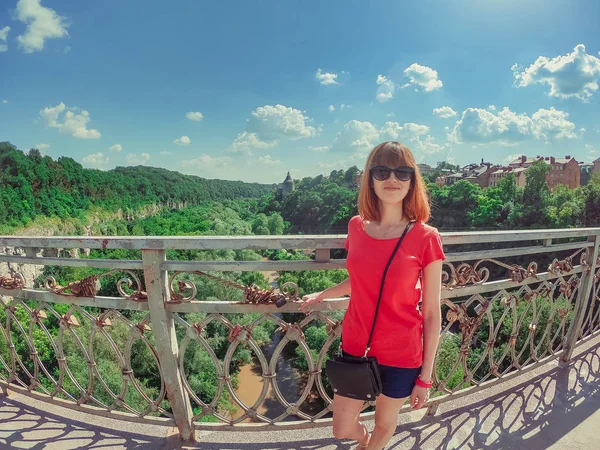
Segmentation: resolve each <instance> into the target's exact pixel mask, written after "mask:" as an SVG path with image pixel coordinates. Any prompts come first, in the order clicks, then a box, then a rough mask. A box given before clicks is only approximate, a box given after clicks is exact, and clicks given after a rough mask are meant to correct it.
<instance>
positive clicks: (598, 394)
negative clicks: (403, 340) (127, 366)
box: [0, 337, 600, 450]
mask: <svg viewBox="0 0 600 450" xmlns="http://www.w3.org/2000/svg"><path fill="white" fill-rule="evenodd" d="M576 355H577V356H576V357H574V359H573V362H572V363H571V364H570V365H569V367H566V368H562V369H561V368H559V367H558V366H557V364H556V363H551V364H548V365H546V366H544V367H541V368H538V369H537V370H535V371H532V372H530V373H528V374H525V375H523V376H520V377H517V378H515V379H513V380H511V381H509V382H507V383H504V384H503V385H500V386H497V387H495V388H491V389H488V390H485V391H484V392H480V393H478V394H474V395H472V396H471V397H469V398H467V399H463V400H462V401H460V400H457V401H455V402H453V403H452V404H447V405H443V407H442V408H443V409H442V408H440V411H439V412H438V415H436V416H435V417H425V416H424V414H423V411H417V412H411V413H408V414H402V415H400V416H399V420H398V424H399V425H398V429H397V432H396V435H395V436H394V437H393V439H392V441H391V443H390V445H389V446H388V447H387V448H388V449H393V450H404V449H443V450H449V449H480V448H486V449H492V450H501V449H502V450H504V449H528V450H536V449H553V450H562V449H565V450H566V449H568V450H578V449H582V450H583V449H585V450H589V449H594V448H599V447H598V440H599V438H598V431H597V430H598V429H599V428H600V337H596V338H595V339H594V340H593V341H590V342H588V343H586V344H584V345H582V346H581V347H579V348H578V349H577V350H576ZM367 425H368V426H369V427H370V428H372V426H373V424H372V423H370V422H367ZM121 430H122V431H121ZM4 448H15V449H25V448H29V449H75V448H90V449H203V450H301V449H302V450H350V449H351V448H353V446H352V443H351V442H339V441H337V440H335V439H333V438H332V436H331V428H330V427H326V428H313V429H304V430H297V431H270V432H199V433H198V443H197V444H193V445H192V444H188V445H182V444H181V443H180V442H179V441H178V438H177V436H176V432H175V430H173V429H169V428H166V427H160V426H155V425H152V426H150V425H144V424H139V425H138V424H132V423H129V422H127V423H124V422H120V421H117V420H112V419H104V418H99V417H95V416H90V415H87V414H83V413H79V412H73V411H71V410H66V409H63V408H59V407H54V406H51V405H48V406H47V405H45V404H43V405H40V403H39V402H37V403H36V402H35V401H32V400H31V399H30V398H28V397H25V396H22V395H18V394H12V393H11V395H10V397H1V396H0V449H4Z"/></svg>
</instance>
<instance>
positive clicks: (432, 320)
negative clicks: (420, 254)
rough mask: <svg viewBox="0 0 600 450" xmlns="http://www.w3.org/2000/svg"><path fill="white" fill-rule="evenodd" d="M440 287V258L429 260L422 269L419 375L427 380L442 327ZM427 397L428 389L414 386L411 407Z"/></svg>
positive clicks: (416, 405) (423, 402) (416, 406)
mask: <svg viewBox="0 0 600 450" xmlns="http://www.w3.org/2000/svg"><path fill="white" fill-rule="evenodd" d="M441 288H442V260H441V259H438V260H436V261H433V262H431V263H430V264H428V265H427V266H426V267H425V268H424V269H423V286H422V289H423V303H422V304H423V366H422V367H421V374H420V375H419V377H420V378H421V380H423V381H424V382H428V381H430V380H431V378H432V374H433V370H434V367H433V362H434V360H435V354H436V352H437V347H438V342H439V339H440V330H441V328H442V310H441V305H440V303H441V302H440V293H441ZM428 397H429V389H426V388H422V387H419V386H415V388H414V389H413V392H412V396H411V402H410V403H411V407H412V408H414V409H418V408H422V407H423V405H424V404H425V402H427V399H428Z"/></svg>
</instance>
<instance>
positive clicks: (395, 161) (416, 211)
mask: <svg viewBox="0 0 600 450" xmlns="http://www.w3.org/2000/svg"><path fill="white" fill-rule="evenodd" d="M372 166H387V167H392V168H396V167H400V166H408V167H412V168H413V169H414V170H415V173H414V175H413V177H412V178H411V180H410V188H409V190H408V193H407V194H406V197H404V200H403V202H402V210H403V214H404V216H405V217H408V218H409V220H415V221H417V222H427V221H428V220H429V215H430V207H429V197H428V195H427V188H426V186H425V182H424V181H423V177H422V176H421V172H420V171H419V166H417V163H416V162H415V157H414V156H413V154H412V152H411V151H410V150H409V148H408V147H407V146H406V145H404V144H401V143H399V142H395V141H388V142H383V143H381V144H379V145H378V146H376V147H375V148H374V149H373V150H371V153H369V156H368V157H367V163H366V164H365V170H364V171H363V174H362V178H361V182H360V190H359V192H358V214H360V216H361V217H362V218H363V219H364V220H369V221H373V222H379V221H380V220H381V211H380V210H379V197H377V194H376V193H375V190H374V189H373V178H372V177H371V167H372Z"/></svg>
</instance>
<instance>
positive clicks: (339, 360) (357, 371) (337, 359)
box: [325, 222, 412, 401]
mask: <svg viewBox="0 0 600 450" xmlns="http://www.w3.org/2000/svg"><path fill="white" fill-rule="evenodd" d="M411 225H412V223H410V222H409V223H408V225H406V228H405V229H404V232H403V233H402V236H400V239H399V240H398V243H397V244H396V247H395V248H394V251H393V252H392V256H390V259H389V261H388V263H387V265H386V266H385V270H384V271H383V278H382V280H381V287H380V288H379V298H378V299H377V307H376V308H375V317H373V325H372V326H371V334H370V335H369V341H368V342H367V347H366V349H365V354H364V355H363V356H362V357H361V356H352V355H348V354H343V353H342V343H341V341H340V350H339V352H338V354H337V356H334V358H333V359H330V360H328V361H327V363H326V366H325V370H326V372H327V378H329V383H330V384H331V387H332V388H333V392H334V394H336V395H340V396H342V397H348V398H354V399H357V400H365V401H369V400H375V398H376V397H377V396H378V395H379V394H381V377H380V375H379V364H378V363H377V358H376V357H374V356H369V357H367V353H369V350H371V340H372V339H373V331H375V323H376V322H377V314H378V313H379V305H380V304H381V296H382V294H383V285H384V283H385V276H386V274H387V271H388V269H389V268H390V264H391V263H392V261H393V259H394V256H396V252H397V251H398V249H399V248H400V244H402V241H403V240H404V236H406V233H408V230H409V229H410V226H411Z"/></svg>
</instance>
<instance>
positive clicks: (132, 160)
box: [125, 153, 150, 166]
mask: <svg viewBox="0 0 600 450" xmlns="http://www.w3.org/2000/svg"><path fill="white" fill-rule="evenodd" d="M149 160H150V155H149V154H148V153H140V155H139V156H138V155H137V154H136V153H129V154H128V155H127V158H125V162H126V163H127V165H128V166H140V165H144V164H147V163H148V161H149Z"/></svg>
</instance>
